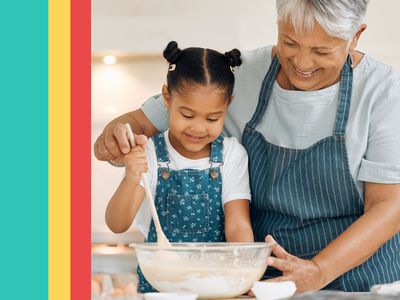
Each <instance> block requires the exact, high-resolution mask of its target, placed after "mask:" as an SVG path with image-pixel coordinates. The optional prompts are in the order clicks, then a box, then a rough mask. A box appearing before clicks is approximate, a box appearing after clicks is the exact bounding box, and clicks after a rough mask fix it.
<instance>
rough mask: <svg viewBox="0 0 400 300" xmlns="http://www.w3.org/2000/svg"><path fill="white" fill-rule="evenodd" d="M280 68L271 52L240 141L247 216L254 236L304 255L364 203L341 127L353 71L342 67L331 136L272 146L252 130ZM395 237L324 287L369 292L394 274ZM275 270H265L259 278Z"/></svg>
mask: <svg viewBox="0 0 400 300" xmlns="http://www.w3.org/2000/svg"><path fill="white" fill-rule="evenodd" d="M279 68H280V64H279V61H278V59H277V57H276V56H275V57H274V59H273V61H272V63H271V66H270V68H269V70H268V73H267V74H266V76H265V78H264V81H263V83H262V87H261V91H260V96H259V102H258V106H257V108H256V111H255V113H254V115H253V117H252V119H251V120H250V121H249V122H248V123H247V124H246V128H245V130H244V133H243V137H242V141H243V145H244V147H245V148H246V150H247V152H248V155H249V174H250V185H251V191H252V202H251V204H250V211H251V220H252V226H253V230H254V235H255V239H256V241H264V238H265V236H266V235H267V234H271V235H272V236H273V237H274V238H275V239H276V240H277V242H278V243H280V244H281V245H282V246H283V247H284V248H285V249H286V250H287V251H288V252H289V253H291V254H294V255H296V256H298V257H300V258H304V259H310V258H312V257H314V256H315V255H316V254H318V253H319V252H320V251H321V250H322V249H323V248H325V247H326V246H327V245H328V244H329V243H330V242H331V241H333V240H334V239H335V238H336V237H337V236H339V235H340V234H341V233H342V232H343V231H345V230H346V229H347V228H348V227H349V226H350V225H351V224H352V223H353V222H355V221H356V220H357V219H358V218H359V217H360V216H361V215H362V214H363V210H364V203H363V200H362V197H360V195H359V193H358V190H357V188H356V185H355V183H354V181H353V178H352V176H351V173H350V170H349V165H348V157H347V152H346V136H345V129H346V124H347V119H348V115H349V110H350V100H351V91H352V80H353V70H352V68H351V67H350V58H348V59H347V61H346V63H345V64H344V66H343V69H342V74H341V81H340V88H339V101H338V108H337V112H336V121H335V126H334V132H333V135H332V136H329V137H326V138H324V139H322V140H320V141H318V142H316V143H315V144H313V145H311V146H310V147H308V148H306V149H290V148H285V147H281V146H278V145H274V144H272V143H270V142H268V141H267V140H266V139H265V137H264V136H263V135H262V134H261V133H260V132H258V131H257V130H256V126H257V125H258V124H259V123H260V121H261V120H262V118H263V115H264V112H265V110H266V108H267V105H268V99H269V97H270V93H271V91H272V88H273V84H274V81H275V78H276V76H277V74H278V71H279ZM399 249H400V234H397V235H395V236H394V237H393V238H392V239H390V240H389V241H388V242H386V243H385V244H384V245H383V246H382V247H381V248H380V249H379V250H378V251H377V252H376V253H375V254H374V255H372V256H371V257H370V258H369V259H368V260H367V261H366V262H364V263H363V264H362V265H360V266H358V267H356V268H354V269H352V270H350V271H348V272H347V273H345V274H343V275H342V276H340V277H339V278H337V279H336V280H334V281H333V282H331V283H330V284H329V285H328V286H327V287H325V288H326V289H337V290H344V291H351V292H360V291H369V288H370V287H371V286H372V285H374V284H379V283H388V282H393V281H396V280H399V279H400V253H399ZM280 274H281V273H280V272H279V271H278V270H276V269H273V268H268V270H267V273H266V274H265V277H266V278H271V277H276V276H279V275H280Z"/></svg>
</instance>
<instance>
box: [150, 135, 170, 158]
mask: <svg viewBox="0 0 400 300" xmlns="http://www.w3.org/2000/svg"><path fill="white" fill-rule="evenodd" d="M153 141H154V147H155V149H156V156H157V163H158V164H161V163H168V162H169V155H168V149H167V144H166V142H165V136H164V132H160V133H157V134H156V135H154V136H153Z"/></svg>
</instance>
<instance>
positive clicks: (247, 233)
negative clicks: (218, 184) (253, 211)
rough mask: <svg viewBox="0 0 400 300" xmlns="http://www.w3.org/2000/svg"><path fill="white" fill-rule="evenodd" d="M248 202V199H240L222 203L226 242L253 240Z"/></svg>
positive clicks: (247, 241)
mask: <svg viewBox="0 0 400 300" xmlns="http://www.w3.org/2000/svg"><path fill="white" fill-rule="evenodd" d="M249 203H250V201H249V200H245V199H240V200H232V201H229V202H228V203H226V204H225V205H224V211H225V237H226V241H227V242H240V243H251V242H254V236H253V229H252V228H251V223H250V209H249Z"/></svg>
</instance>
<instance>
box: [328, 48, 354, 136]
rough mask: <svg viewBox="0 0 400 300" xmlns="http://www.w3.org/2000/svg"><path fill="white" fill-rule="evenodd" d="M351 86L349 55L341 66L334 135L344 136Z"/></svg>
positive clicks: (351, 75)
mask: <svg viewBox="0 0 400 300" xmlns="http://www.w3.org/2000/svg"><path fill="white" fill-rule="evenodd" d="M352 87H353V68H352V67H351V58H350V55H349V56H348V57H347V59H346V62H345V63H344V66H343V68H342V75H341V78H340V88H339V101H338V108H337V112H336V121H335V130H334V132H333V134H334V135H340V136H344V134H345V132H346V125H347V120H348V118H349V111H350V103H351V91H352Z"/></svg>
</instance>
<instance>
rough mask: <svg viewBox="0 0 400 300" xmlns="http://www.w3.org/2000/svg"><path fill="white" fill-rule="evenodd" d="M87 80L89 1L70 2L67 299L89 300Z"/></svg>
mask: <svg viewBox="0 0 400 300" xmlns="http://www.w3.org/2000/svg"><path fill="white" fill-rule="evenodd" d="M90 77H91V1H90V0H71V300H83V299H90V298H91V291H90V278H91V277H90V276H91V264H90V261H91V252H90V249H91V248H90V239H91V234H90V232H91V231H90V227H91V221H90V216H91V214H90V200H91V194H90V185H91V179H90V178H91V177H90V174H91V165H90V160H91V156H90V154H91V149H92V147H91V111H90V103H91V99H90V97H91V79H90ZM65 138H67V137H65Z"/></svg>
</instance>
